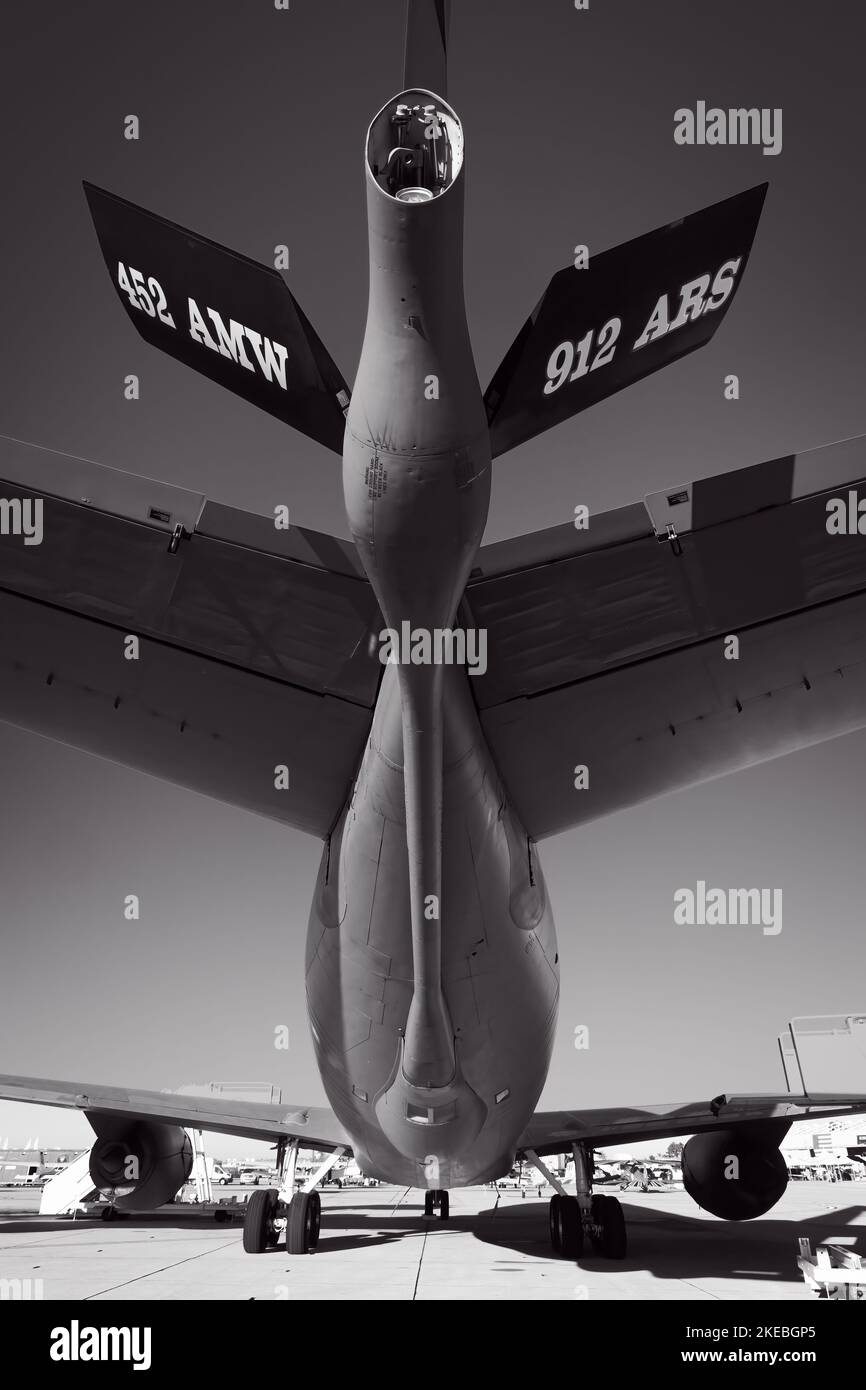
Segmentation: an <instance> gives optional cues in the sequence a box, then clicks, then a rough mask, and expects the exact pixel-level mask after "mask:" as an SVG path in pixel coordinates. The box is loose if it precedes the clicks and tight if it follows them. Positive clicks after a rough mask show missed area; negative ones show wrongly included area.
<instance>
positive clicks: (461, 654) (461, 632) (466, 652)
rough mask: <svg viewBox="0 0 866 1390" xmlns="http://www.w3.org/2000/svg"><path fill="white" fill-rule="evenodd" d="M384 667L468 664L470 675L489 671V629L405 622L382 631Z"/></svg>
mask: <svg viewBox="0 0 866 1390" xmlns="http://www.w3.org/2000/svg"><path fill="white" fill-rule="evenodd" d="M379 643H380V646H379V660H380V661H381V663H382V665H383V666H465V667H466V668H467V669H468V672H469V675H470V676H483V675H484V672H485V671H486V670H487V629H486V628H483V627H481V628H473V627H468V628H450V627H434V628H432V629H430V628H426V627H412V624H411V623H409V622H402V623H401V624H400V629H399V631H398V630H397V628H393V627H386V628H383V629H382V631H381V632H380V633H379Z"/></svg>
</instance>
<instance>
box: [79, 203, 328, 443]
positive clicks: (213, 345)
mask: <svg viewBox="0 0 866 1390" xmlns="http://www.w3.org/2000/svg"><path fill="white" fill-rule="evenodd" d="M84 191H85V193H86V194H87V201H88V203H89V205H90V212H91V215H92V217H93V221H94V225H95V227H96V233H97V236H98V237H99V244H100V246H101V247H102V254H103V256H104V257H105V263H106V265H107V266H108V270H109V274H110V275H111V278H112V280H113V282H114V286H115V289H116V290H117V293H118V294H119V296H120V301H121V303H122V304H123V307H124V308H125V309H126V311H127V313H128V314H129V317H130V318H131V319H132V322H133V323H134V324H135V327H136V328H137V329H138V331H139V333H140V334H141V336H142V337H143V338H144V339H146V341H147V342H149V343H152V344H153V345H154V346H155V347H159V348H162V350H163V351H164V352H167V353H169V354H170V355H171V356H172V357H176V358H178V359H179V361H181V362H186V364H187V365H188V366H190V367H194V368H195V369H196V371H198V372H201V373H203V375H204V376H207V377H210V378H211V380H212V381H217V382H219V383H220V385H221V386H227V387H228V389H229V390H230V391H234V392H235V393H236V394H237V395H239V396H243V397H245V399H246V400H248V401H252V403H253V405H258V406H260V407H261V408H262V409H263V410H267V411H269V412H270V414H271V415H276V416H277V417H278V418H279V419H280V420H284V421H285V422H286V424H288V425H293V426H294V428H295V429H296V430H300V431H301V433H302V434H306V435H309V437H310V438H311V439H316V440H318V442H319V443H320V444H324V445H325V446H326V447H327V448H329V449H333V450H334V451H335V452H336V453H338V454H339V453H341V451H342V447H343V432H344V429H345V418H344V410H345V408H346V407H347V406H348V404H349V391H348V388H347V386H346V383H345V381H344V380H343V377H342V375H341V373H340V372H339V370H338V369H337V367H336V366H335V365H334V363H333V361H332V360H331V358H330V356H329V355H328V353H327V351H326V349H325V347H324V346H323V344H322V342H321V340H320V339H319V337H318V335H317V334H316V332H315V330H314V329H313V328H312V326H311V325H310V322H309V320H308V319H307V318H306V316H305V314H304V313H303V310H302V309H301V307H300V305H299V304H298V303H297V301H296V300H295V298H294V296H293V295H292V294H291V292H290V290H289V289H288V287H287V286H286V284H285V282H284V281H283V279H282V277H281V276H280V274H279V273H278V272H277V271H276V270H272V269H271V268H270V267H269V266H265V265H260V264H259V263H258V262H257V261H251V260H249V259H248V258H247V257H246V256H241V255H238V254H237V253H236V252H234V251H229V250H227V249H226V248H225V247H224V246H219V245H217V243H216V242H214V241H208V240H207V239H206V238H205V237H200V236H197V235H196V233H195V232H190V231H187V230H186V229H185V228H184V227H179V226H177V224H176V223H174V222H168V221H167V220H166V219H165V218H163V217H157V216H155V214H154V213H152V212H147V211H145V209H144V208H140V207H136V205H135V204H134V203H128V202H127V201H126V200H125V199H124V198H118V197H116V195H115V194H113V193H107V192H106V191H105V190H104V189H102V188H96V187H95V186H94V185H93V184H89V183H85V185H84Z"/></svg>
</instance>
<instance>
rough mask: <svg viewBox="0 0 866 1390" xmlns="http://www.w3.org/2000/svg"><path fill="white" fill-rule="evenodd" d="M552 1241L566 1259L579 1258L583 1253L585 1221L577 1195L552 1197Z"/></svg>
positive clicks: (558, 1253)
mask: <svg viewBox="0 0 866 1390" xmlns="http://www.w3.org/2000/svg"><path fill="white" fill-rule="evenodd" d="M550 1243H551V1245H552V1246H553V1248H554V1250H555V1251H556V1253H557V1255H562V1256H563V1258H564V1259H566V1260H578V1259H580V1256H581V1255H582V1254H583V1222H582V1220H581V1215H580V1204H579V1202H578V1200H577V1198H576V1197H562V1196H559V1195H557V1196H555V1197H551V1199H550Z"/></svg>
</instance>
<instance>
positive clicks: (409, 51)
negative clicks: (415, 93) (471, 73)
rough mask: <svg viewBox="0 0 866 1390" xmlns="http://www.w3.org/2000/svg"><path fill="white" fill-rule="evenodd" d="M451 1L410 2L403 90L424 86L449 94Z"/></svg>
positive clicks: (413, 0)
mask: <svg viewBox="0 0 866 1390" xmlns="http://www.w3.org/2000/svg"><path fill="white" fill-rule="evenodd" d="M450 19H451V0H406V46H405V50H404V55H403V90H404V91H409V90H410V89H411V88H413V87H420V88H422V89H423V90H424V91H428V92H435V93H436V95H437V96H439V97H442V98H443V99H444V98H445V97H446V96H447V95H448V93H447V92H446V90H445V88H446V86H447V82H448V26H449V23H450Z"/></svg>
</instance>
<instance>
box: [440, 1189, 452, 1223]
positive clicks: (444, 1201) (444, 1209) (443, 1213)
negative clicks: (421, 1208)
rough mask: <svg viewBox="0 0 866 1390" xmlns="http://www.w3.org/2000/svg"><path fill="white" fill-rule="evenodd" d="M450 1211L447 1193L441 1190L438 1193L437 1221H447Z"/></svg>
mask: <svg viewBox="0 0 866 1390" xmlns="http://www.w3.org/2000/svg"><path fill="white" fill-rule="evenodd" d="M450 1211H451V1206H450V1202H449V1200H448V1193H447V1192H445V1191H444V1190H443V1191H441V1192H440V1193H439V1220H440V1221H447V1220H448V1217H449V1215H450Z"/></svg>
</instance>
